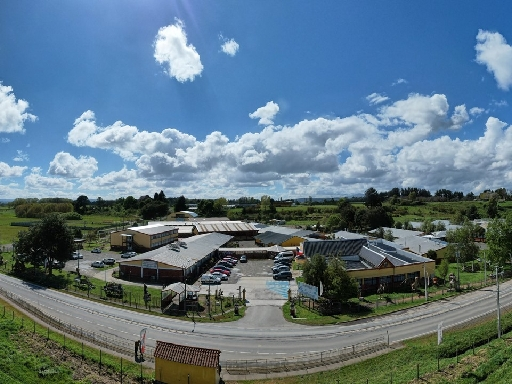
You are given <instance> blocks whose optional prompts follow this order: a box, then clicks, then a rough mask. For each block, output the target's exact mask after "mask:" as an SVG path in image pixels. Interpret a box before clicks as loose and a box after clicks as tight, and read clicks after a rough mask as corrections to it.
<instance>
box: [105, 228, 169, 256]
mask: <svg viewBox="0 0 512 384" xmlns="http://www.w3.org/2000/svg"><path fill="white" fill-rule="evenodd" d="M177 240H178V228H177V227H171V226H167V225H161V224H150V225H144V226H140V227H130V228H127V229H123V230H119V231H114V232H111V233H110V248H112V249H114V250H121V251H132V250H135V251H137V252H144V251H149V250H152V249H156V248H159V247H161V246H163V245H166V244H170V243H173V242H175V241H177Z"/></svg>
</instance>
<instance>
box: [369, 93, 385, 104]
mask: <svg viewBox="0 0 512 384" xmlns="http://www.w3.org/2000/svg"><path fill="white" fill-rule="evenodd" d="M366 100H368V101H369V102H370V105H375V104H380V103H383V102H385V101H387V100H389V97H387V96H384V95H381V94H380V93H372V94H371V95H368V96H366Z"/></svg>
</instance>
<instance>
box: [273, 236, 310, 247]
mask: <svg viewBox="0 0 512 384" xmlns="http://www.w3.org/2000/svg"><path fill="white" fill-rule="evenodd" d="M303 242H304V239H303V238H302V237H292V238H291V239H288V240H286V241H285V242H284V243H282V244H279V245H280V246H282V247H298V246H300V245H301V244H302V243H303Z"/></svg>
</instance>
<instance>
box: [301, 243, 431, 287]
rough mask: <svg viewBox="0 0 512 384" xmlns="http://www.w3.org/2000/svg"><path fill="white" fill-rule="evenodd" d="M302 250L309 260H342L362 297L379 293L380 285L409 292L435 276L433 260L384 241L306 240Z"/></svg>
mask: <svg viewBox="0 0 512 384" xmlns="http://www.w3.org/2000/svg"><path fill="white" fill-rule="evenodd" d="M397 246H398V245H397ZM303 251H304V254H305V255H306V256H307V257H312V256H314V255H315V254H319V255H322V256H325V257H339V258H340V259H341V260H343V261H344V262H345V267H346V270H347V272H348V274H349V275H350V276H351V277H353V278H354V279H356V280H357V281H358V283H359V286H360V288H361V295H363V296H364V295H366V294H374V293H376V292H377V289H379V287H380V286H381V285H382V286H384V287H385V288H386V289H391V290H399V289H403V290H406V291H409V292H410V290H411V284H413V283H418V282H420V281H423V280H422V279H423V278H424V277H425V276H427V278H429V277H434V276H435V268H436V266H435V261H434V260H432V259H428V258H425V257H422V256H420V255H417V254H415V253H412V252H408V251H405V250H403V249H400V248H395V247H394V246H393V245H392V243H390V242H386V241H384V240H381V239H378V240H373V241H368V240H367V239H362V238H361V239H349V240H325V241H306V242H304V244H303ZM417 288H421V286H419V287H417Z"/></svg>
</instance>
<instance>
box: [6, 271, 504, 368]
mask: <svg viewBox="0 0 512 384" xmlns="http://www.w3.org/2000/svg"><path fill="white" fill-rule="evenodd" d="M0 286H1V287H2V288H4V289H6V290H8V291H10V292H13V293H14V294H17V295H19V296H21V297H23V298H25V299H26V300H27V301H29V302H30V303H32V304H33V305H35V306H36V307H37V308H39V309H41V310H43V311H45V312H48V313H51V314H53V315H54V316H58V317H59V318H60V319H61V321H63V322H66V323H73V324H78V325H80V326H81V327H83V328H84V329H89V330H91V331H94V332H97V333H98V334H104V335H108V336H109V337H111V338H114V339H115V338H119V339H125V340H136V339H137V338H138V334H139V332H140V330H141V329H142V328H145V327H147V328H148V345H150V346H154V344H155V340H164V341H169V342H175V343H178V344H185V345H192V346H197V347H206V348H217V349H220V350H221V351H222V354H221V360H222V361H225V360H237V359H262V358H263V359H265V358H269V359H271V358H279V357H290V356H294V355H298V354H305V353H308V352H318V351H323V350H327V349H336V348H341V347H345V346H350V345H353V344H356V343H359V342H363V341H366V340H369V339H371V338H374V337H377V336H381V335H387V334H389V339H390V342H391V343H393V342H396V341H400V340H403V339H408V338H412V337H415V336H418V335H421V334H425V333H432V332H435V331H436V330H437V324H438V323H439V322H440V321H442V322H443V324H444V326H451V325H454V324H457V323H459V322H462V321H465V320H466V319H468V318H471V317H474V316H478V315H481V314H482V313H487V312H488V313H494V311H495V310H496V300H495V293H494V292H492V291H491V290H487V291H486V290H482V291H477V292H473V293H470V294H467V295H464V296H459V297H457V298H455V299H452V300H447V301H439V302H435V303H430V304H428V305H424V306H421V307H417V308H413V309H410V310H407V311H403V312H400V313H396V314H393V315H389V316H384V317H380V318H375V319H371V320H368V321H364V322H363V321H359V322H356V323H351V324H347V325H333V326H325V327H308V326H303V325H298V324H290V323H286V322H283V320H282V319H279V316H278V312H277V311H276V308H275V307H272V306H262V307H261V308H260V307H257V306H253V307H249V309H248V311H247V317H246V318H245V319H243V320H241V321H239V322H235V323H221V324H205V323H197V324H195V325H194V324H193V323H192V322H184V321H180V320H176V319H171V318H166V317H159V316H151V315H144V314H138V313H135V312H132V311H129V310H124V309H116V308H112V307H109V306H106V305H102V304H98V303H92V302H89V301H87V300H82V299H79V298H76V297H74V296H70V295H67V294H65V293H61V292H55V291H52V290H47V289H43V288H40V287H37V286H34V285H31V284H28V283H24V282H22V281H19V280H17V279H14V278H11V277H9V276H5V275H1V276H0ZM500 301H501V303H502V305H512V282H507V283H505V284H503V285H502V286H501V295H500Z"/></svg>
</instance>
